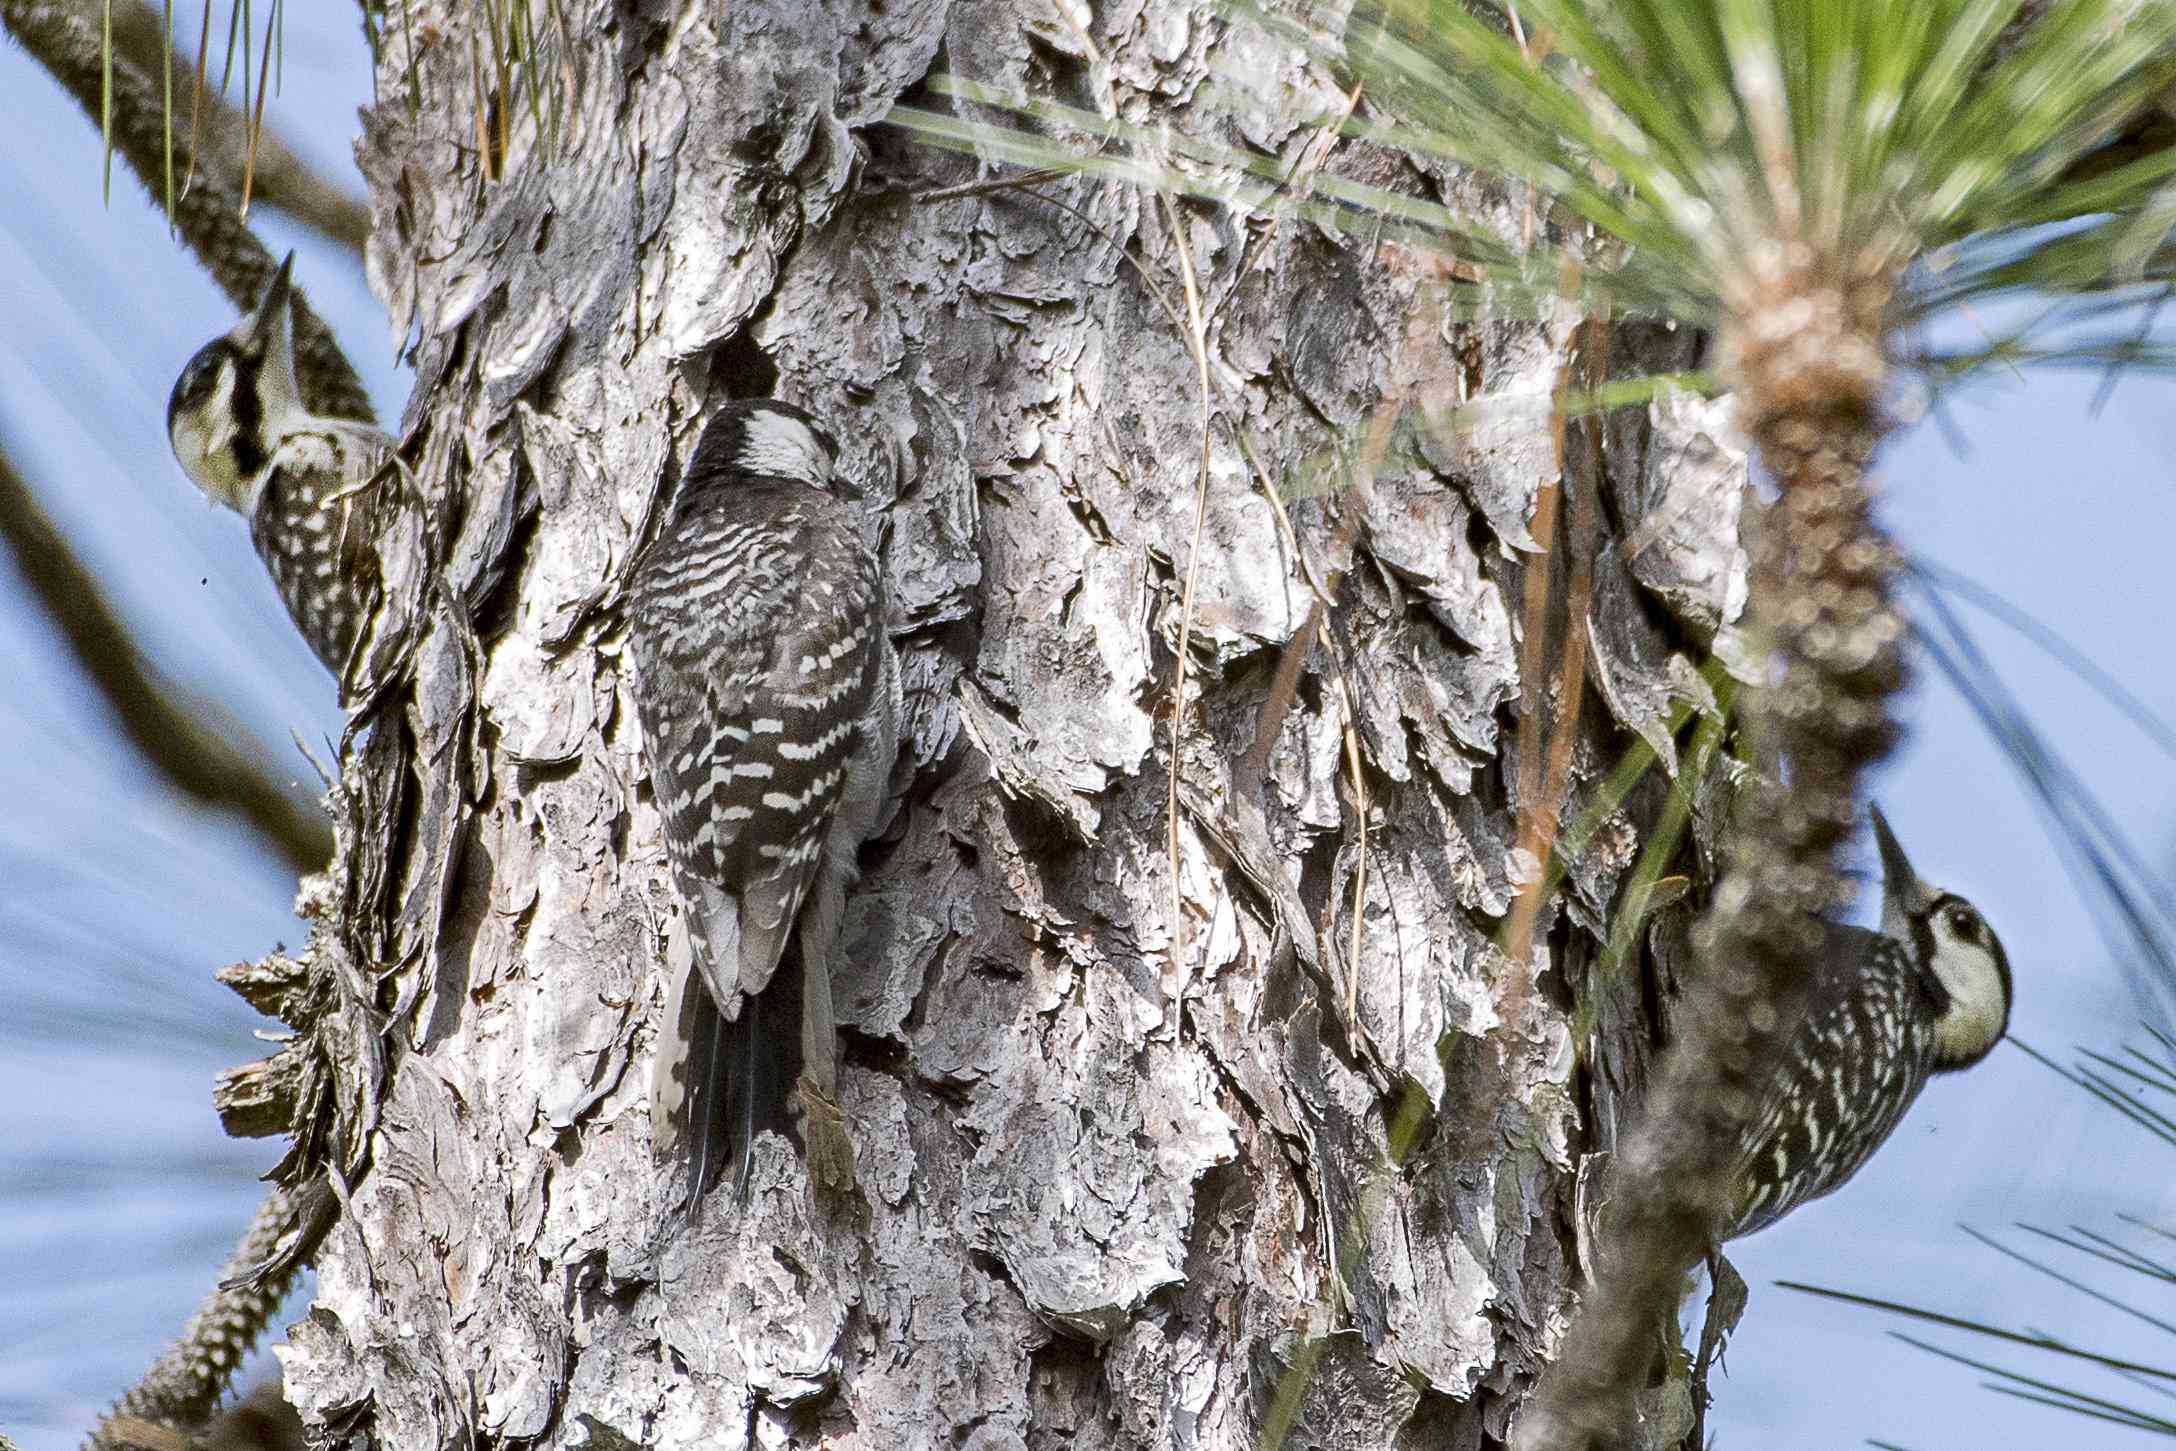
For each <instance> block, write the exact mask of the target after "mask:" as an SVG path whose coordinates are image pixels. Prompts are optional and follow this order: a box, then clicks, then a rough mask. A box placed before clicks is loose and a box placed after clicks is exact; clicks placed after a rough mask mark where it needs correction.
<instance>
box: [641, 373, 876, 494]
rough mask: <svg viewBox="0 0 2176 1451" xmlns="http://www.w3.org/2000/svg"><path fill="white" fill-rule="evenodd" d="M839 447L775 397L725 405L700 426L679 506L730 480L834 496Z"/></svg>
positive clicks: (806, 416)
mask: <svg viewBox="0 0 2176 1451" xmlns="http://www.w3.org/2000/svg"><path fill="white" fill-rule="evenodd" d="M838 457H839V445H838V442H837V441H836V440H835V439H833V438H832V436H831V435H830V433H829V432H827V431H826V430H825V429H824V426H823V425H822V424H820V423H818V422H817V421H816V420H815V419H814V418H813V417H811V416H810V415H809V414H807V413H805V412H803V411H802V410H801V409H799V408H796V407H794V406H793V405H792V404H791V403H781V402H779V401H778V400H776V399H775V398H751V399H741V400H737V401H735V402H732V403H728V404H726V405H725V406H724V407H723V408H720V409H719V410H718V411H717V412H716V413H714V414H712V415H711V416H710V421H709V422H708V423H706V424H704V425H703V436H702V438H701V439H700V440H699V441H698V442H697V443H696V445H695V456H694V457H693V458H691V459H689V460H688V467H687V473H686V475H685V476H684V478H683V480H682V483H681V487H680V495H679V500H678V503H679V505H681V506H682V507H684V506H685V505H686V504H687V502H688V501H689V500H691V499H692V498H694V497H695V496H696V495H698V494H700V493H702V492H703V491H705V490H707V489H710V488H714V487H716V486H718V485H719V484H721V483H725V482H727V481H728V480H730V479H733V478H736V477H737V478H743V479H775V480H778V481H780V482H782V483H790V484H806V485H808V486H809V487H810V488H814V489H821V490H823V491H824V492H825V493H827V494H828V493H833V492H836V488H837V484H838V477H837V473H836V471H835V469H834V465H835V464H836V463H837V461H838Z"/></svg>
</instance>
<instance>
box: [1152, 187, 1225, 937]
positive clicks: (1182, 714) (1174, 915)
mask: <svg viewBox="0 0 2176 1451" xmlns="http://www.w3.org/2000/svg"><path fill="white" fill-rule="evenodd" d="M1159 199H1160V200H1161V201H1162V202H1163V206H1164V222H1165V225H1166V226H1168V227H1169V228H1170V231H1171V245H1172V248H1173V250H1175V251H1176V252H1177V253H1178V255H1179V275H1180V277H1181V278H1182V279H1183V280H1184V281H1185V284H1186V321H1187V334H1186V340H1187V345H1188V346H1189V347H1190V348H1191V349H1192V351H1193V354H1194V372H1195V378H1196V381H1197V383H1198V384H1199V386H1200V390H1201V462H1200V467H1199V469H1198V471H1197V474H1196V478H1195V485H1194V537H1193V542H1192V544H1191V545H1190V546H1189V548H1188V551H1187V559H1186V591H1185V594H1184V596H1183V598H1182V599H1181V600H1180V603H1179V648H1178V667H1177V670H1176V671H1175V678H1174V679H1173V681H1172V684H1171V778H1170V796H1169V798H1168V800H1167V802H1166V812H1165V822H1166V842H1165V845H1166V847H1167V848H1168V851H1169V854H1170V858H1171V933H1172V952H1173V954H1174V956H1175V957H1183V955H1184V944H1185V941H1186V919H1185V917H1184V915H1183V914H1182V912H1181V901H1180V895H1179V759H1180V750H1179V747H1180V744H1181V742H1182V741H1183V740H1184V739H1185V736H1186V664H1187V655H1188V652H1189V651H1190V650H1191V649H1192V646H1193V633H1194V587H1195V584H1196V582H1197V580H1198V579H1199V577H1200V574H1201V536H1202V533H1203V530H1204V528H1205V526H1206V524H1207V522H1208V518H1209V429H1210V422H1211V418H1212V416H1213V405H1212V404H1211V402H1210V399H1209V338H1208V334H1207V329H1206V326H1205V324H1204V323H1203V320H1202V313H1201V288H1200V285H1199V282H1198V280H1197V279H1196V278H1195V276H1194V256H1193V252H1192V250H1191V249H1190V248H1189V247H1188V245H1187V239H1186V229H1185V227H1184V226H1183V225H1182V224H1181V219H1180V217H1179V208H1178V204H1177V203H1176V202H1174V201H1173V200H1172V199H1171V197H1170V195H1169V194H1168V193H1160V194H1159Z"/></svg>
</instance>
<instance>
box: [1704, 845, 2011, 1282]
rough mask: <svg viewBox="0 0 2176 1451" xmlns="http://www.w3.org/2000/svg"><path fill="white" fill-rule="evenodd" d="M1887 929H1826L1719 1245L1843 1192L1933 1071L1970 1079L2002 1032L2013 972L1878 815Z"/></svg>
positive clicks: (1986, 933)
mask: <svg viewBox="0 0 2176 1451" xmlns="http://www.w3.org/2000/svg"><path fill="white" fill-rule="evenodd" d="M1874 832H1875V836H1876V839H1877V840H1878V841H1879V843H1880V846H1881V854H1882V861H1883V867H1884V882H1883V889H1884V897H1885V902H1884V908H1883V919H1882V930H1881V931H1880V932H1869V931H1867V930H1865V929H1864V928H1859V927H1850V926H1845V925H1842V924H1835V923H1832V924H1830V925H1829V927H1828V942H1827V948H1826V951H1825V952H1824V954H1823V956H1822V959H1821V963H1820V967H1819V970H1818V976H1817V977H1816V978H1815V980H1814V983H1813V985H1812V990H1811V994H1810V997H1809V1000H1808V1002H1807V1004H1806V1010H1805V1016H1804V1018H1803V1019H1801V1021H1800V1024H1799V1027H1798V1029H1797V1030H1796V1031H1795V1032H1794V1033H1793V1034H1792V1035H1791V1038H1790V1040H1789V1050H1788V1054H1787V1056H1786V1057H1785V1058H1784V1060H1783V1061H1782V1062H1780V1063H1779V1064H1778V1065H1777V1067H1776V1071H1775V1073H1774V1075H1773V1077H1772V1078H1771V1080H1770V1083H1769V1087H1768V1089H1767V1091H1766V1093H1765V1094H1764V1096H1763V1099H1762V1104H1761V1109H1760V1112H1759V1114H1758V1115H1757V1116H1756V1117H1755V1118H1754V1120H1753V1122H1752V1124H1751V1125H1750V1126H1749V1128H1748V1130H1747V1133H1746V1137H1745V1141H1744V1143H1743V1145H1742V1146H1741V1149H1740V1154H1739V1192H1738V1195H1737V1198H1736V1204H1735V1208H1734V1210H1733V1212H1732V1214H1731V1217H1730V1220H1729V1222H1728V1224H1727V1225H1726V1226H1725V1227H1724V1228H1723V1230H1722V1231H1721V1232H1720V1233H1719V1234H1717V1235H1716V1239H1717V1240H1718V1241H1721V1240H1727V1239H1733V1238H1736V1237H1737V1236H1739V1235H1745V1234H1751V1233H1753V1232H1754V1231H1755V1230H1759V1229H1765V1228H1766V1227H1767V1226H1769V1225H1771V1224H1773V1223H1775V1222H1776V1221H1777V1220H1778V1219H1780V1218H1782V1217H1783V1216H1784V1215H1786V1214H1788V1213H1790V1212H1791V1211H1792V1210H1793V1209H1796V1208H1797V1207H1798V1206H1799V1205H1801V1204H1803V1203H1805V1202H1806V1201H1808V1200H1810V1199H1817V1198H1819V1197H1820V1196H1822V1195H1824V1194H1828V1193H1831V1192H1833V1191H1834V1190H1836V1189H1839V1188H1841V1187H1842V1186H1843V1185H1844V1183H1845V1181H1847V1180H1849V1179H1850V1178H1851V1176H1852V1175H1854V1174H1856V1173H1857V1172H1858V1171H1859V1169H1860V1168H1861V1167H1863V1166H1864V1165H1865V1163H1866V1161H1867V1160H1868V1159H1870V1158H1872V1157H1873V1154H1874V1151H1875V1150H1876V1149H1878V1148H1880V1147H1881V1145H1882V1143H1883V1142H1884V1141H1885V1140H1886V1139H1887V1138H1888V1137H1889V1135H1890V1134H1891V1133H1892V1132H1894V1131H1895V1129H1896V1126H1897V1124H1898V1123H1899V1122H1901V1121H1902V1119H1903V1117H1904V1114H1905V1112H1906V1111H1907V1110H1908V1109H1910V1108H1911V1106H1912V1104H1913V1102H1914V1101H1915V1100H1917V1098H1918V1097H1919V1093H1920V1090H1921V1089H1923V1088H1925V1087H1926V1084H1927V1080H1928V1078H1930V1077H1932V1076H1933V1075H1934V1074H1936V1073H1946V1072H1952V1071H1954V1070H1957V1069H1961V1068H1969V1067H1971V1066H1972V1065H1973V1064H1975V1063H1977V1062H1979V1061H1980V1060H1981V1059H1982V1058H1985V1057H1986V1056H1987V1054H1988V1053H1989V1052H1991V1051H1993V1049H1994V1046H1995V1044H1996V1043H1997V1042H1998V1041H2000V1040H2001V1038H2002V1035H2003V1032H2004V1031H2005V1030H2006V1029H2007V1027H2008V1024H2009V1014H2010V996H2011V985H2010V967H2009V960H2008V958H2007V957H2006V956H2005V955H2004V953H2003V950H2002V944H2001V943H2000V942H1999V941H1997V940H1996V938H1995V934H1994V932H1993V931H1992V930H1991V929H1990V928H1989V927H1988V926H1987V923H1986V922H1985V920H1984V919H1982V918H1981V917H1980V915H1979V913H1978V911H1977V910H1976V909H1974V908H1973V906H1972V905H1971V903H1969V902H1967V901H1965V900H1964V899H1963V898H1962V897H1959V896H1957V895H1955V894H1954V893H1950V892H1943V891H1938V890H1936V889H1934V888H1932V887H1929V886H1927V885H1926V884H1925V883H1924V882H1922V881H1920V880H1919V878H1918V877H1917V876H1916V875H1915V874H1914V873H1913V872H1912V870H1911V865H1910V863H1909V862H1908V861H1907V860H1906V859H1905V856H1904V852H1903V848H1901V847H1900V846H1898V845H1897V842H1896V838H1895V837H1894V836H1893V835H1892V834H1891V833H1890V831H1889V827H1888V823H1887V822H1886V821H1884V820H1883V819H1882V816H1881V813H1880V812H1879V811H1878V810H1877V811H1875V812H1874Z"/></svg>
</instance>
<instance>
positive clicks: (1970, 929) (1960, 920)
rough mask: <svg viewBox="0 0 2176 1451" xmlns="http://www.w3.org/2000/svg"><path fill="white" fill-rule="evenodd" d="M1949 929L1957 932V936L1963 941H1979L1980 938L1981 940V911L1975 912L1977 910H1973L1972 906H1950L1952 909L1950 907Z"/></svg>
mask: <svg viewBox="0 0 2176 1451" xmlns="http://www.w3.org/2000/svg"><path fill="white" fill-rule="evenodd" d="M1949 930H1950V931H1952V932H1954V933H1956V934H1957V937H1958V938H1959V940H1961V941H1964V942H1977V941H1979V940H1980V914H1979V913H1977V912H1975V911H1973V910H1972V909H1971V908H1970V907H1952V908H1950V909H1949Z"/></svg>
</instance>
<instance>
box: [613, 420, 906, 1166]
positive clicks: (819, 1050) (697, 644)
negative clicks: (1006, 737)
mask: <svg viewBox="0 0 2176 1451" xmlns="http://www.w3.org/2000/svg"><path fill="white" fill-rule="evenodd" d="M835 453H836V449H835V446H834V445H833V443H832V441H831V439H830V437H829V436H828V435H827V434H825V433H824V431H823V430H822V429H821V428H819V427H818V426H817V424H816V422H815V420H814V419H812V418H810V417H809V415H807V414H806V413H803V412H802V411H801V410H800V409H798V408H794V407H792V406H790V405H788V404H784V403H777V402H773V401H770V400H768V399H759V400H755V401H750V402H736V403H729V404H727V405H726V406H725V407H724V408H722V409H720V410H719V411H718V413H717V414H716V415H714V416H713V417H712V418H711V419H710V421H709V423H708V425H707V426H706V427H705V428H704V430H703V435H702V439H701V441H700V442H699V443H698V444H697V445H696V448H695V453H694V456H693V457H692V459H691V460H690V461H689V463H688V466H687V469H686V471H685V472H684V474H683V476H682V480H681V483H680V487H679V489H678V490H677V492H676V495H675V497H674V499H673V501H672V505H671V508H670V510H669V513H668V515H667V520H666V523H665V525H664V527H663V529H662V531H661V532H660V534H659V536H658V538H657V539H656V541H655V542H654V543H653V544H651V545H650V546H649V547H648V548H647V549H645V550H644V552H643V553H642V555H641V557H640V558H639V559H638V560H637V561H636V563H635V566H634V569H633V571H632V573H631V575H630V577H629V582H628V587H627V609H626V617H627V646H628V652H629V654H630V656H631V657H632V664H633V667H634V669H633V673H632V675H631V677H630V679H629V686H628V688H629V690H630V692H631V694H632V695H633V697H634V702H635V710H636V714H637V717H638V718H639V720H640V722H641V726H642V737H643V748H644V750H645V752H646V753H647V754H648V756H649V762H650V778H651V781H652V784H653V786H654V789H655V792H656V796H657V805H658V810H659V811H660V813H661V814H662V815H663V817H664V821H665V843H666V851H667V856H668V857H669V858H670V860H671V862H672V867H673V875H674V878H675V880H676V882H677V884H678V888H679V893H680V899H681V902H682V905H683V907H684V909H685V911H686V915H687V919H688V924H689V928H690V933H691V936H692V938H693V946H694V957H695V971H694V972H691V973H688V974H686V975H685V976H684V977H683V979H682V980H681V981H679V982H677V983H676V984H675V985H674V990H673V993H672V997H671V1000H670V1003H669V1005H668V1008H667V1014H666V1017H667V1024H666V1039H665V1041H664V1042H663V1043H662V1044H661V1046H660V1048H659V1053H658V1058H657V1063H656V1066H655V1070H654V1075H655V1076H654V1078H653V1084H652V1094H651V1106H652V1132H653V1134H655V1135H656V1138H657V1142H658V1145H659V1149H660V1152H661V1153H664V1152H669V1151H670V1150H672V1149H673V1148H674V1147H675V1146H676V1145H677V1144H678V1143H679V1142H681V1140H680V1138H679V1135H680V1134H681V1133H682V1132H684V1133H685V1134H686V1140H685V1144H686V1149H687V1154H688V1160H689V1176H688V1196H689V1202H690V1205H691V1206H699V1205H700V1203H701V1201H702V1195H703V1193H704V1191H705V1190H706V1189H707V1188H708V1187H709V1184H710V1182H711V1180H712V1178H713V1176H714V1174H715V1172H716V1170H717V1169H718V1167H719V1166H720V1165H721V1163H722V1161H723V1159H724V1157H726V1156H727V1155H728V1154H730V1155H731V1157H732V1158H733V1159H734V1161H735V1164H736V1168H735V1175H734V1179H735V1184H736V1192H738V1193H741V1194H743V1195H744V1194H745V1193H746V1189H747V1177H748V1166H749V1155H750V1153H751V1151H752V1149H753V1147H754V1141H755V1137H756V1135H757V1133H759V1132H760V1131H761V1130H762V1129H764V1128H766V1127H776V1128H784V1127H785V1118H786V1109H787V1102H788V1099H789V1096H790V1094H791V1091H792V1089H793V1088H794V1086H795V1079H794V1075H793V1072H792V1069H791V1064H792V1062H793V1060H794V1059H795V1058H796V1057H798V1058H799V1059H800V1074H799V1097H800V1101H801V1108H802V1127H803V1140H804V1143H805V1144H806V1146H807V1149H808V1153H809V1167H810V1172H811V1175H812V1176H813V1177H814V1178H816V1179H817V1180H818V1181H819V1182H823V1183H827V1184H829V1185H831V1186H832V1187H842V1186H843V1183H844V1182H846V1181H847V1180H848V1179H849V1178H850V1175H851V1172H852V1160H851V1145H850V1144H849V1143H848V1141H847V1139H846V1136H845V1130H844V1122H843V1119H842V1118H841V1116H840V1111H839V1107H838V1102H837V1083H838V1080H837V1070H836V1066H835V1056H836V1034H835V1031H834V1028H833V1025H832V1012H831V970H832V960H833V952H834V949H835V948H836V946H837V941H838V932H839V919H840V914H841V912H842V910H843V908H844V906H845V900H846V889H847V888H848V886H850V885H851V884H852V882H853V880H854V878H855V876H856V866H855V852H856V850H857V849H858V848H859V847H860V845H861V844H862V842H864V841H865V840H867V839H868V838H869V836H870V835H871V834H872V833H873V832H874V831H875V830H877V829H878V827H879V826H880V825H881V820H880V818H881V816H882V814H883V810H884V806H885V804H886V802H887V800H888V797H889V783H890V778H891V771H892V764H893V762H894V760H895V759H896V757H897V754H898V730H899V725H898V717H899V674H898V663H897V658H896V656H895V655H894V654H893V651H892V646H891V640H890V637H889V636H888V635H887V634H886V633H885V626H884V604H883V588H882V581H881V578H880V576H879V574H878V570H877V562H876V559H875V557H874V556H873V555H872V554H871V553H870V550H869V548H868V546H867V545H866V544H865V543H864V542H863V539H862V529H861V519H860V517H859V510H858V509H857V508H855V507H854V506H853V505H851V504H849V503H847V502H845V501H844V500H842V499H840V498H838V497H836V496H835V495H834V492H833V491H834V489H835V488H836V486H837V480H836V477H835V475H834V473H833V469H832V462H833V458H834V456H835ZM782 968H783V969H785V970H784V971H781V969H782ZM796 972H797V973H798V977H799V987H798V999H797V1000H796V998H795V993H794V990H793V989H792V988H791V987H790V986H789V984H791V982H792V980H793V978H794V976H795V974H796ZM698 976H699V979H700V980H699V981H698V980H697V978H698ZM774 976H777V977H780V978H781V979H783V981H782V982H781V983H780V985H779V989H777V990H773V991H770V992H768V993H766V991H765V990H766V989H767V988H771V987H772V981H773V978H774ZM796 1018H798V1020H799V1021H798V1024H796V1022H795V1019H796ZM683 1115H684V1118H683ZM683 1123H684V1125H685V1128H684V1130H683V1129H682V1128H681V1127H680V1125H681V1124H683Z"/></svg>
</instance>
